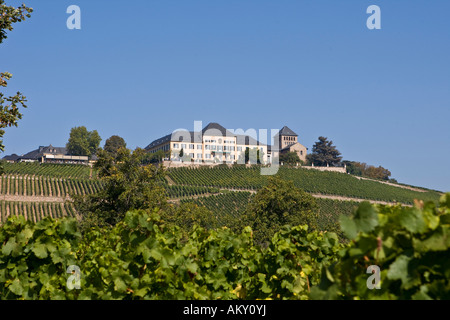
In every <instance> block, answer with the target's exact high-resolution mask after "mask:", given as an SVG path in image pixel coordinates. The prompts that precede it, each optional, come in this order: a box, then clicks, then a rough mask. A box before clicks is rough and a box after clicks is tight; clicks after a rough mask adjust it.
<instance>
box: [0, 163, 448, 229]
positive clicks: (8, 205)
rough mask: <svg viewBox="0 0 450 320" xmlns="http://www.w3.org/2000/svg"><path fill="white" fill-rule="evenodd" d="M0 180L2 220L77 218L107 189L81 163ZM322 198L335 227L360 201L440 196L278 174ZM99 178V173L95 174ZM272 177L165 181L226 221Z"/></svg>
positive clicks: (203, 175)
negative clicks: (78, 208) (80, 204)
mask: <svg viewBox="0 0 450 320" xmlns="http://www.w3.org/2000/svg"><path fill="white" fill-rule="evenodd" d="M4 167H5V174H3V175H2V176H1V178H0V210H1V215H0V217H1V221H2V222H3V221H5V219H6V218H7V217H8V216H10V215H23V216H25V217H26V218H27V219H31V220H33V221H37V220H39V219H41V218H42V217H45V216H52V217H54V218H58V217H62V216H66V215H68V216H74V215H75V212H74V210H73V208H72V206H71V205H70V203H68V202H67V201H66V200H68V199H69V198H70V195H71V194H89V193H93V192H95V191H96V190H98V189H99V188H101V183H100V181H99V180H98V179H96V178H95V174H93V173H92V171H91V169H90V168H89V167H85V166H76V165H52V164H44V165H39V164H35V163H31V164H30V163H17V164H5V166H4ZM277 175H279V176H280V177H282V178H283V179H287V180H291V181H293V182H294V184H295V185H296V186H297V187H299V188H302V189H303V190H305V191H306V192H308V193H311V194H313V195H314V196H315V197H316V198H317V203H318V207H319V208H318V210H319V213H320V215H321V217H323V219H322V226H323V228H324V229H329V228H331V226H333V225H335V224H336V221H337V219H338V217H339V216H340V215H341V214H351V213H352V211H353V209H354V208H355V207H356V205H357V203H358V202H360V201H364V200H367V201H371V202H376V203H400V204H403V205H412V204H413V202H414V199H419V200H424V201H426V200H431V201H434V202H437V201H438V200H439V197H440V194H439V193H438V192H436V191H432V190H426V189H423V188H411V187H407V186H403V185H394V184H386V183H382V182H379V181H373V180H368V179H360V178H358V177H355V176H351V175H348V174H342V173H335V172H322V171H316V170H306V169H301V168H287V167H281V168H280V170H279V172H278V174H277ZM93 176H94V177H93ZM267 181H268V176H262V175H260V169H259V168H258V167H251V168H246V167H244V166H236V167H227V166H219V167H214V168H209V167H204V168H171V169H168V170H167V179H166V180H165V181H161V183H162V184H163V185H164V187H165V188H166V190H167V195H168V197H169V199H170V201H171V202H174V203H180V202H195V203H197V204H198V205H202V206H205V207H207V208H208V209H210V210H211V211H212V212H213V213H214V214H215V215H216V216H217V217H218V218H219V220H220V221H221V223H222V224H223V225H226V223H227V221H228V219H229V218H231V217H237V216H239V214H241V213H242V212H243V210H244V209H245V207H246V205H247V203H248V201H249V199H250V197H251V196H252V194H254V193H255V192H256V191H257V190H258V189H260V188H261V187H263V186H264V185H265V184H266V183H267Z"/></svg>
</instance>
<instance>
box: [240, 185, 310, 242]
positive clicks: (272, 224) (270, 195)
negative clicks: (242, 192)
mask: <svg viewBox="0 0 450 320" xmlns="http://www.w3.org/2000/svg"><path fill="white" fill-rule="evenodd" d="M316 207H317V204H316V201H315V199H314V198H313V196H311V195H310V194H308V193H306V192H304V191H303V190H301V189H299V188H297V187H296V186H295V185H294V183H293V182H292V181H288V180H283V179H281V178H279V177H270V178H269V183H268V184H267V186H265V187H264V188H262V189H260V190H259V191H258V192H257V193H256V195H255V196H254V197H252V198H251V200H250V203H249V205H248V206H247V208H246V213H245V215H244V218H243V219H242V220H243V221H242V225H248V226H250V227H251V228H252V230H254V239H255V241H256V242H258V243H260V244H264V243H265V242H267V241H268V240H270V238H271V237H272V236H273V235H274V234H275V232H277V231H279V230H280V228H281V227H282V226H284V225H291V226H296V225H299V224H307V225H308V226H309V227H310V230H315V229H317V227H318V226H317V221H318V215H317V210H315V209H316Z"/></svg>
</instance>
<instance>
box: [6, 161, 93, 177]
mask: <svg viewBox="0 0 450 320" xmlns="http://www.w3.org/2000/svg"><path fill="white" fill-rule="evenodd" d="M2 165H3V168H4V170H5V173H6V174H11V175H31V176H46V177H56V178H78V179H89V178H90V177H91V168H90V167H88V166H85V165H77V164H51V163H42V164H40V163H36V162H19V163H9V162H2ZM94 176H95V175H94Z"/></svg>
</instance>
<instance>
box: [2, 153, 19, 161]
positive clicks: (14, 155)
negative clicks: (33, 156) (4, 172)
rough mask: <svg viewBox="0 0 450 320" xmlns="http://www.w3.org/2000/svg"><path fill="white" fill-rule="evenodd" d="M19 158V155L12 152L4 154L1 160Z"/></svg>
mask: <svg viewBox="0 0 450 320" xmlns="http://www.w3.org/2000/svg"><path fill="white" fill-rule="evenodd" d="M19 158H20V156H18V155H17V154H15V153H13V154H11V155H9V156H4V157H3V160H8V161H16V160H17V159H19Z"/></svg>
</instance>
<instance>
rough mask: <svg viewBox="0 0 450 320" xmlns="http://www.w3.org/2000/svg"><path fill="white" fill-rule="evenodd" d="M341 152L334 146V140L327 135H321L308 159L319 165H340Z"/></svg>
mask: <svg viewBox="0 0 450 320" xmlns="http://www.w3.org/2000/svg"><path fill="white" fill-rule="evenodd" d="M340 155H341V153H340V152H339V151H338V150H337V149H336V147H335V146H333V141H328V139H327V138H326V137H319V141H317V142H316V143H315V144H314V146H313V148H312V153H310V154H309V155H308V156H307V157H308V161H309V162H310V163H313V164H314V165H318V166H326V165H338V164H339V163H340V162H341V160H342V157H341V156H340Z"/></svg>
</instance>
